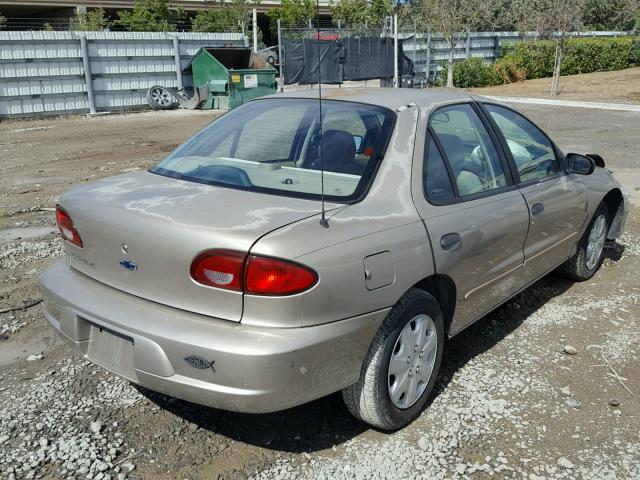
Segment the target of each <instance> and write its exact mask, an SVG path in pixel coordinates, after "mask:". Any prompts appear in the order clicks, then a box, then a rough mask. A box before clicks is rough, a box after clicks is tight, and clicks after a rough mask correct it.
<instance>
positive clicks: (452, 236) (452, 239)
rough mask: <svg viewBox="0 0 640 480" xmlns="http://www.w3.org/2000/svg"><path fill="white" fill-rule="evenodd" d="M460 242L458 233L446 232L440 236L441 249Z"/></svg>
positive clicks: (447, 248) (451, 246)
mask: <svg viewBox="0 0 640 480" xmlns="http://www.w3.org/2000/svg"><path fill="white" fill-rule="evenodd" d="M460 242H462V237H461V236H460V234H458V233H447V234H446V235H443V236H442V237H441V238H440V246H441V247H442V249H443V250H451V249H452V248H454V247H455V246H457V245H460Z"/></svg>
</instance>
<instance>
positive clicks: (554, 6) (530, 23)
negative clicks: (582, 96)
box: [512, 0, 587, 95]
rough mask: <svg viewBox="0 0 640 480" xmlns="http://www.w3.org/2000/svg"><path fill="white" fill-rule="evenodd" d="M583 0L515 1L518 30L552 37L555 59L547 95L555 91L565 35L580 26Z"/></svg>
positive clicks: (515, 18) (564, 45) (515, 20)
mask: <svg viewBox="0 0 640 480" xmlns="http://www.w3.org/2000/svg"><path fill="white" fill-rule="evenodd" d="M586 1H587V0H516V1H514V3H513V10H512V15H513V18H514V24H515V25H516V27H517V28H518V30H525V31H526V30H535V31H536V32H538V33H539V34H540V36H541V37H543V38H553V39H555V40H556V42H557V44H556V60H555V64H554V67H553V77H552V80H551V95H557V94H558V87H559V83H560V73H561V70H562V58H563V55H564V50H565V47H566V40H567V37H568V34H569V33H570V32H572V31H575V30H579V29H580V28H582V18H583V15H584V11H585V5H586Z"/></svg>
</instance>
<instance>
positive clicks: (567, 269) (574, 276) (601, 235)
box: [560, 203, 610, 281]
mask: <svg viewBox="0 0 640 480" xmlns="http://www.w3.org/2000/svg"><path fill="white" fill-rule="evenodd" d="M609 224H610V220H609V212H608V211H607V207H606V205H605V204H604V203H601V204H600V206H599V207H598V209H597V210H596V213H595V214H594V215H593V218H592V219H591V222H590V223H589V226H588V227H587V229H586V231H585V232H584V235H583V236H582V238H581V239H580V241H579V242H578V249H577V251H576V253H575V255H574V256H573V257H571V258H570V259H569V260H567V261H566V262H565V263H564V264H563V265H562V267H560V273H562V274H563V275H564V276H566V277H568V278H570V279H571V280H576V281H584V280H588V279H590V278H591V277H593V275H594V274H595V273H596V272H597V271H598V269H599V268H600V265H602V262H603V260H604V244H605V242H606V241H607V233H608V232H609Z"/></svg>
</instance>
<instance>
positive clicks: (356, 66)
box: [284, 37, 414, 85]
mask: <svg viewBox="0 0 640 480" xmlns="http://www.w3.org/2000/svg"><path fill="white" fill-rule="evenodd" d="M398 50H399V57H398V59H399V61H398V69H399V72H398V73H399V75H410V74H413V71H414V66H413V62H412V61H411V60H410V59H409V58H407V57H406V56H405V55H404V54H403V53H402V44H401V43H399V45H398ZM318 55H320V58H321V61H320V62H318ZM318 63H319V64H320V78H321V79H322V83H342V82H343V81H345V80H370V79H374V78H392V77H393V39H392V38H388V37H362V38H346V39H342V40H313V39H303V40H288V39H287V40H285V41H284V83H285V84H286V85H291V84H294V83H298V84H309V83H318Z"/></svg>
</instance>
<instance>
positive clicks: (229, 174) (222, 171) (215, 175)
mask: <svg viewBox="0 0 640 480" xmlns="http://www.w3.org/2000/svg"><path fill="white" fill-rule="evenodd" d="M188 175H190V176H195V177H199V178H203V179H205V180H211V181H212V182H221V183H228V184H230V185H238V186H240V187H252V186H253V183H251V179H250V178H249V175H247V172H245V171H244V170H242V169H241V168H238V167H232V166H231V165H207V166H201V167H198V168H196V169H195V170H192V171H191V172H189V173H188Z"/></svg>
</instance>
